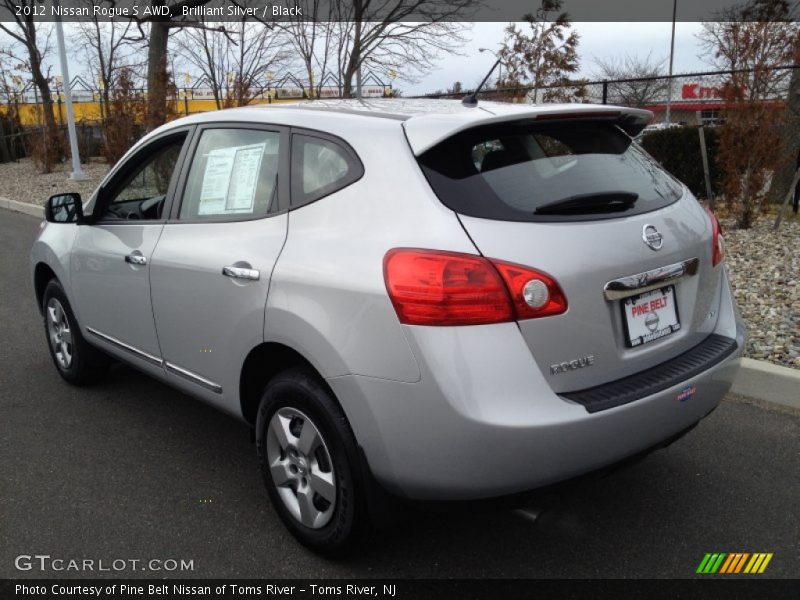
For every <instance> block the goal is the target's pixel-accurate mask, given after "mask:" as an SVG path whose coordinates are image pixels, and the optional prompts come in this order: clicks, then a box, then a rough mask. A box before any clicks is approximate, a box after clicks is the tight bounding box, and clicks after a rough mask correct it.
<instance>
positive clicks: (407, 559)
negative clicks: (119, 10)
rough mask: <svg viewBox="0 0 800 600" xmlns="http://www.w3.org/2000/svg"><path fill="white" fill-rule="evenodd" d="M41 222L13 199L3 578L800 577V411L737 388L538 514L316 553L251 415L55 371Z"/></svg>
mask: <svg viewBox="0 0 800 600" xmlns="http://www.w3.org/2000/svg"><path fill="white" fill-rule="evenodd" d="M37 227H38V220H37V219H34V218H32V217H28V216H23V215H18V214H15V213H11V212H8V211H4V210H0V357H2V360H1V361H0V430H1V433H2V435H0V577H42V576H49V577H54V576H70V577H75V576H81V573H67V572H64V573H52V572H51V573H45V574H42V573H41V572H37V571H24V572H21V571H18V570H16V569H15V566H14V560H15V557H17V556H18V555H21V554H30V555H33V554H48V555H51V556H52V557H61V558H65V559H71V558H75V559H84V558H91V559H104V560H108V561H110V560H112V559H116V558H124V559H151V558H155V559H166V558H177V559H186V560H192V561H193V564H194V571H192V572H186V573H173V575H180V576H191V577H204V578H214V577H270V578H273V577H274V578H280V577H314V578H326V577H378V578H405V577H415V578H425V577H481V578H484V577H486V578H488V577H500V578H502V577H536V578H538V577H545V578H550V577H588V578H593V577H692V576H694V573H695V569H696V568H697V566H698V564H699V563H700V561H701V559H702V558H703V556H704V554H705V553H706V552H771V553H774V558H773V559H772V562H771V563H770V564H769V567H768V569H767V571H766V573H765V574H764V575H762V576H761V577H793V578H797V577H800V544H798V540H800V502H798V499H799V498H800V413H799V412H796V411H795V412H793V411H791V410H790V409H778V408H773V407H771V406H769V405H765V404H760V403H756V402H752V401H748V400H744V399H741V398H736V397H729V398H727V399H726V401H725V402H723V403H722V405H721V406H720V408H719V409H718V410H717V411H716V412H714V413H713V414H712V415H711V416H710V417H708V418H707V419H706V420H705V421H704V422H703V423H701V424H700V426H699V427H697V428H696V429H695V430H694V431H692V432H691V433H689V434H688V435H687V436H686V437H685V438H683V439H682V440H681V441H679V442H678V443H677V444H675V445H673V446H671V447H669V448H667V449H665V450H661V451H658V452H656V453H654V454H652V455H651V456H649V457H648V458H647V459H645V460H644V461H642V462H640V463H638V464H636V465H635V466H633V467H630V468H628V469H625V470H622V471H618V472H616V473H614V474H612V475H610V476H608V477H606V478H603V479H598V480H593V481H588V482H585V483H582V484H580V485H579V486H577V487H575V488H571V489H570V490H569V491H567V492H564V493H563V495H560V496H559V497H558V498H557V500H556V501H555V502H552V503H551V504H550V506H549V508H548V509H547V510H545V511H544V512H542V513H541V514H540V515H539V517H538V518H537V519H533V518H530V515H525V514H523V513H519V512H512V511H508V510H497V511H487V512H476V513H473V512H464V511H453V513H452V514H450V513H448V512H447V511H445V512H444V513H442V512H439V513H437V514H420V515H414V516H413V517H412V516H409V517H407V518H404V519H403V521H402V522H401V524H400V525H398V526H395V527H392V528H390V529H388V530H386V531H381V532H379V533H377V534H374V535H373V536H372V537H371V538H370V539H369V540H368V541H367V543H366V544H365V546H364V548H363V550H362V551H361V552H360V553H358V554H356V555H355V556H353V557H351V558H348V559H346V560H343V561H340V562H331V561H327V560H323V559H321V558H318V557H317V556H315V555H313V554H311V553H310V552H308V551H307V550H305V549H304V548H302V547H300V546H299V545H297V544H296V543H295V542H294V540H293V539H292V538H291V537H290V535H289V534H288V533H287V532H286V531H285V530H284V528H283V526H282V525H281V524H280V522H279V520H278V518H277V516H276V514H275V513H274V511H273V510H272V509H271V507H270V505H269V501H268V499H267V495H266V492H265V490H264V489H263V484H262V482H261V480H260V477H259V475H258V472H257V466H256V459H255V450H254V447H253V446H252V444H251V443H250V438H249V433H248V430H247V429H246V428H245V427H244V426H243V425H241V424H239V423H238V422H237V421H235V420H234V419H232V418H229V417H227V416H225V415H222V414H220V413H218V412H216V411H214V410H213V409H211V408H209V407H207V406H205V405H203V404H201V403H199V402H197V401H195V400H193V399H191V398H189V397H187V396H184V395H182V394H181V393H179V392H176V391H174V390H172V389H171V388H168V387H166V386H165V385H162V384H160V383H157V382H155V381H153V380H151V379H148V378H147V377H145V376H143V375H140V374H139V373H137V372H135V371H133V370H131V369H129V368H127V367H124V366H121V365H120V366H116V367H114V368H113V370H112V372H111V374H110V376H109V377H108V378H107V379H106V380H105V381H104V382H103V383H101V384H100V385H97V386H96V387H93V388H89V389H78V388H74V387H71V386H69V385H67V384H66V383H64V382H63V381H62V380H61V379H60V378H59V377H58V375H57V374H56V372H55V370H54V368H53V365H52V363H51V361H50V357H49V356H48V353H47V349H46V341H45V336H44V334H43V331H42V324H41V319H40V316H39V313H38V311H37V309H36V307H35V306H34V297H33V289H32V283H31V281H30V275H29V272H28V251H29V248H30V245H31V242H32V240H33V238H34V236H35V234H36V230H37ZM94 575H95V576H97V575H103V574H102V573H94ZM117 575H124V576H129V577H130V576H133V577H136V576H148V577H153V576H164V575H163V574H154V573H152V572H149V573H147V572H145V573H143V572H138V571H135V570H128V571H122V572H120V573H118V574H117Z"/></svg>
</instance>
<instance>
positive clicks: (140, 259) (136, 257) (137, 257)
mask: <svg viewBox="0 0 800 600" xmlns="http://www.w3.org/2000/svg"><path fill="white" fill-rule="evenodd" d="M125 262H126V263H128V264H130V265H146V264H147V257H146V256H145V255H144V254H142V253H141V252H139V251H138V250H134V251H133V252H131V253H130V254H128V255H127V256H125Z"/></svg>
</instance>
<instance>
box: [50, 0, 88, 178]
mask: <svg viewBox="0 0 800 600" xmlns="http://www.w3.org/2000/svg"><path fill="white" fill-rule="evenodd" d="M53 7H54V8H55V10H54V11H53V12H55V14H56V37H57V38H58V54H59V58H60V59H61V77H62V79H63V80H64V102H65V104H66V105H67V129H68V131H69V148H70V153H71V154H72V174H70V176H69V178H70V179H72V180H73V181H84V180H85V179H86V174H85V173H84V172H83V171H82V170H81V157H80V155H79V154H78V136H77V134H76V133H75V115H74V114H73V113H72V90H70V87H69V82H70V80H69V69H68V68H67V50H66V48H65V47H64V28H63V25H62V23H61V17H60V16H59V14H58V0H53Z"/></svg>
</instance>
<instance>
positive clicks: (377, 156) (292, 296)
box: [264, 115, 475, 382]
mask: <svg viewBox="0 0 800 600" xmlns="http://www.w3.org/2000/svg"><path fill="white" fill-rule="evenodd" d="M313 118H316V115H309V120H310V121H312V122H311V123H310V124H309V123H306V124H305V126H306V127H309V128H313V126H314V123H313ZM339 123H340V121H339V120H337V126H338V125H339ZM320 125H323V123H320ZM320 129H322V127H320ZM324 130H325V131H326V132H328V133H331V134H333V135H338V136H339V137H341V138H343V139H345V140H346V141H347V142H348V143H349V144H350V145H351V146H352V147H353V149H354V150H355V151H356V153H357V154H358V155H359V157H360V159H361V161H362V163H363V165H364V176H363V177H362V178H361V179H360V180H359V181H357V182H355V183H353V184H351V185H350V186H348V187H346V188H344V189H343V190H340V191H338V192H336V193H334V194H331V195H329V196H327V197H324V198H322V199H320V200H318V201H316V202H314V203H312V204H309V205H306V206H303V207H301V208H298V209H297V210H293V211H292V212H290V214H289V235H288V238H287V241H286V245H285V247H284V249H283V251H282V253H281V256H280V259H279V260H278V263H277V265H276V267H275V271H274V273H273V276H272V283H271V286H270V293H269V298H268V300H267V308H266V319H265V329H264V337H265V340H266V341H276V342H281V343H285V344H288V345H289V346H291V347H293V348H295V349H296V350H297V351H298V352H300V353H301V354H303V355H304V356H306V357H307V358H308V359H309V360H311V362H312V363H313V364H314V365H315V366H316V367H317V368H318V369H319V370H320V372H321V373H322V375H323V376H325V377H336V376H341V375H347V374H358V375H365V376H369V377H377V378H384V379H391V380H397V381H405V382H416V381H418V380H419V378H420V369H419V367H418V365H417V363H416V360H415V358H414V355H413V353H412V352H411V349H410V347H409V344H408V341H407V340H406V338H405V334H404V332H403V328H402V327H401V325H400V322H399V320H398V318H397V315H396V313H395V311H394V307H393V306H392V304H391V302H390V300H389V297H388V294H387V292H386V287H385V284H384V279H383V257H384V255H385V254H386V252H387V251H388V250H389V249H391V248H394V247H401V246H402V247H425V248H439V249H443V250H453V251H459V252H470V253H475V248H474V246H473V245H472V243H471V242H470V240H469V238H468V237H467V236H466V234H465V233H464V230H463V229H462V227H461V226H460V224H459V222H458V219H457V217H456V216H455V214H454V213H453V212H452V211H451V210H449V209H447V208H446V207H444V206H442V205H441V203H439V202H438V200H437V199H436V198H435V197H434V196H433V195H432V191H431V190H430V188H429V187H428V184H427V182H426V181H425V179H424V176H423V175H422V172H421V171H420V169H419V167H418V166H417V164H416V162H415V160H414V157H413V156H412V154H411V151H410V148H409V146H408V143H407V142H406V139H405V137H404V135H403V130H402V127H401V125H400V122H399V121H395V120H389V119H379V118H363V117H361V118H353V119H352V121H343V122H342V125H341V127H339V128H338V129H337V127H325V128H324Z"/></svg>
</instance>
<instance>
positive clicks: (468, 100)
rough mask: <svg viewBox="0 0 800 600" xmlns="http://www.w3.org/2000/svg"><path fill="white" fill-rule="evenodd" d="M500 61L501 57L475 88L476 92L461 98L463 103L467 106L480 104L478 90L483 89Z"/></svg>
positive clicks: (472, 106)
mask: <svg viewBox="0 0 800 600" xmlns="http://www.w3.org/2000/svg"><path fill="white" fill-rule="evenodd" d="M500 61H501V59H499V58H498V59H497V60H496V61H495V63H494V65H492V68H491V69H489V72H488V73H487V74H486V77H484V78H483V81H481V83H480V85H479V86H478V87H476V88H475V91H474V92H472V93H471V94H468V95H466V96H464V97H463V98H462V99H461V104H463V105H464V106H466V107H467V108H475V107H476V106H478V92H480V91H481V89H482V88H483V86H484V84H485V83H486V81H487V80H488V79H489V77H491V76H492V73H494V70H495V69H496V68H497V66H498V65H499V64H500Z"/></svg>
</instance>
